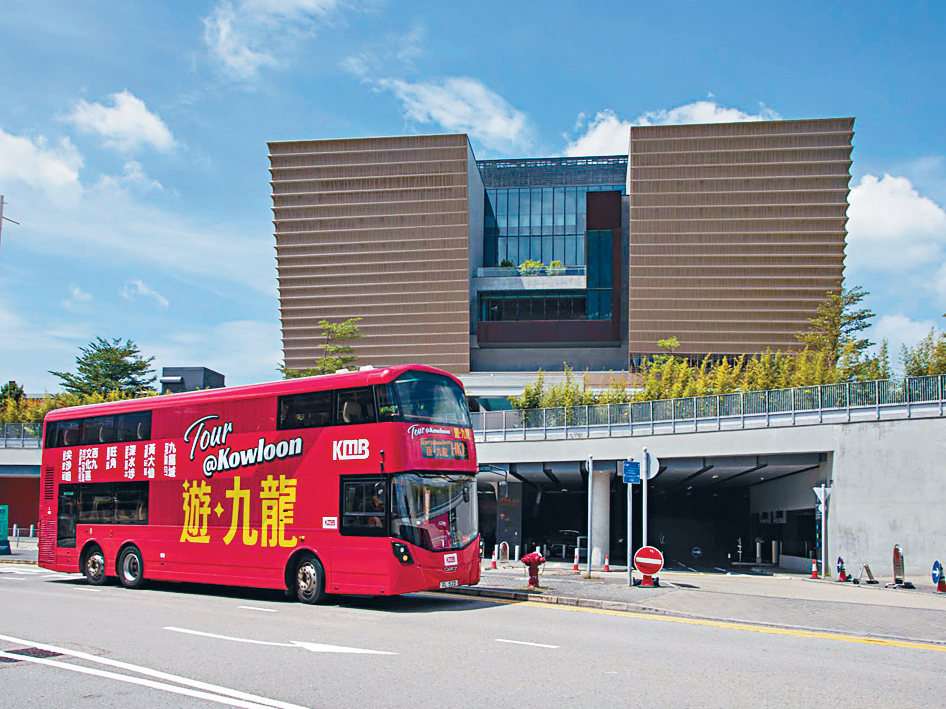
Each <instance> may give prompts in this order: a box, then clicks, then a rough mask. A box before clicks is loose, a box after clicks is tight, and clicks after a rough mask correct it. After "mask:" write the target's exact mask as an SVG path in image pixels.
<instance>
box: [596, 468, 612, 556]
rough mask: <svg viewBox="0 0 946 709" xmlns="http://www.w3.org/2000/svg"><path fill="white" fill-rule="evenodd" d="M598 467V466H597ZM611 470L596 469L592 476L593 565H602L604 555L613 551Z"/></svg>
mask: <svg viewBox="0 0 946 709" xmlns="http://www.w3.org/2000/svg"><path fill="white" fill-rule="evenodd" d="M596 467H597V466H596ZM612 475H613V473H612V472H611V471H600V470H595V472H594V475H592V476H591V484H592V485H594V499H593V500H592V501H591V504H592V509H591V529H592V533H593V534H592V540H591V543H592V544H593V545H594V546H593V548H592V550H591V564H592V566H602V565H603V564H604V555H605V554H610V553H611V476H612Z"/></svg>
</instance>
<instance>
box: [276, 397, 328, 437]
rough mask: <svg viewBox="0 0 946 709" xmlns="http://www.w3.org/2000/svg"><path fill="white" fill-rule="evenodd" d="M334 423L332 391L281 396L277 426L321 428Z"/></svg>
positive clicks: (282, 427) (281, 428)
mask: <svg viewBox="0 0 946 709" xmlns="http://www.w3.org/2000/svg"><path fill="white" fill-rule="evenodd" d="M331 425H332V392H330V391H314V392H310V393H307V394H291V395H289V396H281V397H279V417H278V419H277V421H276V428H277V429H278V430H280V431H284V430H286V429H293V428H321V427H322V426H331Z"/></svg>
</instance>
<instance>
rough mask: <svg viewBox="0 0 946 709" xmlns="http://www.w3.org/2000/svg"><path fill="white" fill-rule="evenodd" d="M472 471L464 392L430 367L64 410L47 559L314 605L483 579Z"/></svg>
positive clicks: (47, 451)
mask: <svg viewBox="0 0 946 709" xmlns="http://www.w3.org/2000/svg"><path fill="white" fill-rule="evenodd" d="M475 473H476V452H475V449H474V445H473V432H472V429H471V426H470V417H469V410H468V408H467V403H466V398H465V396H464V393H463V388H462V386H461V385H460V383H459V381H458V380H457V379H455V378H454V377H452V376H451V375H449V374H447V373H446V372H443V371H440V370H438V369H434V368H432V367H425V366H420V365H403V366H396V367H388V368H385V369H370V368H365V369H362V370H359V371H357V372H348V373H337V374H333V375H326V376H321V377H309V378H305V379H290V380H286V381H280V382H273V383H269V384H255V385H251V386H241V387H233V388H227V389H213V390H208V391H199V392H190V393H183V394H172V395H167V396H157V397H151V398H146V399H136V400H132V401H122V402H117V403H108V404H98V405H95V406H83V407H74V408H69V409H60V410H57V411H52V412H50V413H49V414H48V415H47V416H46V422H45V432H44V450H43V464H42V491H41V499H40V515H39V516H40V541H39V563H40V566H42V567H44V568H47V569H51V570H54V571H69V572H75V571H81V572H82V573H83V574H84V575H85V577H86V578H87V579H88V582H89V583H90V584H94V585H99V584H103V583H105V582H106V581H107V580H108V579H109V577H113V576H117V577H118V579H119V581H120V582H121V583H122V584H123V585H124V586H126V587H128V588H137V587H139V586H141V585H142V584H143V583H144V582H145V581H146V580H147V579H159V580H166V581H188V582H197V583H212V584H229V585H238V586H253V587H259V588H284V589H286V590H287V591H289V592H292V593H295V594H296V596H297V597H298V598H299V600H300V601H303V602H305V603H316V602H318V601H319V600H321V599H322V598H323V597H324V595H325V594H327V593H339V594H365V595H393V594H399V593H408V592H411V591H420V590H429V589H437V588H446V587H450V586H459V585H468V584H475V583H477V582H478V581H479V578H480V564H479V547H480V545H479V535H478V530H477V504H476V482H475V479H474V476H475Z"/></svg>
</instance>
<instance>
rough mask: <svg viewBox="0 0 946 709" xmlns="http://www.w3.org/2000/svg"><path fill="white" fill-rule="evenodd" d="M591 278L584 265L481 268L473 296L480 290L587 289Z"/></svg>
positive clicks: (476, 277)
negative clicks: (533, 267) (528, 268)
mask: <svg viewBox="0 0 946 709" xmlns="http://www.w3.org/2000/svg"><path fill="white" fill-rule="evenodd" d="M587 285H588V276H587V272H586V269H585V267H584V266H562V267H560V268H552V267H550V266H548V265H546V266H543V267H542V268H541V269H538V268H537V269H534V270H526V269H522V268H517V267H515V266H513V267H509V268H502V267H491V268H477V269H476V270H475V271H474V273H473V293H474V294H476V293H479V292H480V291H532V290H584V289H585V288H587Z"/></svg>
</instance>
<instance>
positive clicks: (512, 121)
mask: <svg viewBox="0 0 946 709" xmlns="http://www.w3.org/2000/svg"><path fill="white" fill-rule="evenodd" d="M376 84H377V86H378V87H379V88H382V89H385V90H388V91H391V92H392V93H393V94H394V95H395V96H396V97H397V98H398V100H399V101H400V102H401V105H402V108H403V111H404V115H405V116H406V117H407V118H408V119H410V120H413V121H417V122H418V123H426V124H431V123H433V124H437V125H439V126H440V127H441V128H443V129H444V130H447V131H450V132H457V133H468V134H469V135H470V136H471V137H473V138H474V139H476V140H479V141H480V142H481V143H482V144H483V145H484V146H485V147H486V148H488V149H490V150H498V151H510V150H519V151H521V150H526V149H528V148H529V147H530V146H531V145H532V126H531V124H530V123H529V120H528V118H527V116H526V114H525V113H523V112H522V111H520V110H518V109H517V108H514V107H513V106H512V105H510V104H509V102H507V101H506V99H504V98H503V97H502V96H500V95H499V94H497V93H496V92H494V91H492V90H491V89H490V88H488V87H487V86H486V85H485V84H483V83H482V82H481V81H478V80H476V79H471V78H466V77H447V78H445V79H441V80H431V81H420V82H414V83H412V82H408V81H403V80H401V79H379V80H378V81H377V82H376Z"/></svg>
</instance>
